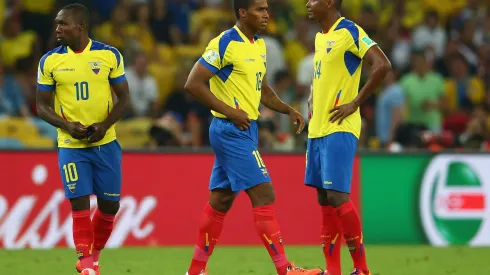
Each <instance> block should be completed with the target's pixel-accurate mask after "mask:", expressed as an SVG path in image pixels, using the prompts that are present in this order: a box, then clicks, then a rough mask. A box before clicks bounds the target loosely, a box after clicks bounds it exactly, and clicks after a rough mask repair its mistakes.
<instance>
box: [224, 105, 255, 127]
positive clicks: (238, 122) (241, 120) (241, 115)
mask: <svg viewBox="0 0 490 275" xmlns="http://www.w3.org/2000/svg"><path fill="white" fill-rule="evenodd" d="M227 117H228V118H229V119H230V120H231V122H233V124H235V126H236V127H237V128H238V129H240V130H242V131H244V130H247V129H248V128H250V118H248V114H247V113H245V111H243V110H241V109H239V110H236V109H235V110H234V112H232V113H231V114H229V115H227Z"/></svg>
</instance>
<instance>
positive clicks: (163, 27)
mask: <svg viewBox="0 0 490 275" xmlns="http://www.w3.org/2000/svg"><path fill="white" fill-rule="evenodd" d="M150 24H151V29H152V31H153V35H154V36H155V39H156V41H157V42H158V43H162V44H167V45H174V44H177V45H178V44H180V43H182V33H181V31H180V29H179V27H178V26H177V24H176V19H175V16H174V14H172V13H171V12H170V11H169V10H168V8H167V3H165V0H153V1H152V15H151V21H150Z"/></svg>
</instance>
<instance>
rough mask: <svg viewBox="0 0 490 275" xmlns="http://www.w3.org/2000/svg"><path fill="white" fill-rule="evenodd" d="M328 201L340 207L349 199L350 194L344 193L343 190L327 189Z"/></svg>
mask: <svg viewBox="0 0 490 275" xmlns="http://www.w3.org/2000/svg"><path fill="white" fill-rule="evenodd" d="M327 201H328V204H330V205H332V206H333V207H339V206H341V205H342V204H344V203H346V202H348V201H349V194H347V193H342V192H339V191H335V190H328V191H327Z"/></svg>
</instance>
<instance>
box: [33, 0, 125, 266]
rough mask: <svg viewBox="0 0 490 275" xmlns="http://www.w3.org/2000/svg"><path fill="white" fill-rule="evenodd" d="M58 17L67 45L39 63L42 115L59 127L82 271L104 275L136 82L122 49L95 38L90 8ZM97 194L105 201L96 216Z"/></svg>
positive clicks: (59, 31) (72, 8)
mask: <svg viewBox="0 0 490 275" xmlns="http://www.w3.org/2000/svg"><path fill="white" fill-rule="evenodd" d="M55 21H56V37H57V39H58V42H60V44H61V45H62V46H60V47H58V48H55V49H53V50H51V51H49V52H48V53H46V54H45V55H44V56H43V57H42V58H41V60H40V62H39V70H38V85H37V91H36V97H37V112H38V115H39V117H40V118H42V119H44V120H45V121H47V122H49V123H50V124H52V125H54V126H56V127H57V128H58V164H59V167H60V172H61V179H62V181H63V187H64V189H65V195H66V197H67V198H68V199H69V200H70V203H71V209H72V216H73V240H74V242H75V248H76V252H77V255H78V258H79V261H78V263H77V269H78V270H79V272H81V274H83V275H93V274H100V273H99V264H98V261H99V255H100V251H101V250H102V249H103V248H104V246H105V244H106V242H107V240H108V239H109V237H110V235H111V232H112V228H113V222H114V217H115V215H116V213H117V211H118V210H119V199H120V196H121V157H122V152H121V147H120V146H119V143H118V142H117V140H116V131H115V129H114V124H115V123H116V121H117V120H118V119H120V118H121V117H122V115H123V114H124V110H125V107H126V106H127V104H128V103H129V89H128V83H127V81H126V76H125V73H124V62H123V57H122V55H121V54H120V53H119V51H118V50H116V49H115V48H113V47H110V46H108V45H104V44H102V43H100V42H97V41H94V40H91V39H90V38H89V36H88V28H89V24H90V15H89V13H88V11H87V9H86V8H85V7H84V6H83V5H80V4H72V5H68V6H66V7H64V8H63V9H62V10H61V11H60V12H59V13H58V15H57V16H56V19H55ZM111 87H112V88H113V90H114V92H115V94H116V95H117V101H116V103H115V104H114V101H113V98H112V92H111ZM91 194H95V195H96V196H97V205H98V209H97V211H96V213H95V215H94V216H93V219H92V220H91V219H90V199H89V195H91Z"/></svg>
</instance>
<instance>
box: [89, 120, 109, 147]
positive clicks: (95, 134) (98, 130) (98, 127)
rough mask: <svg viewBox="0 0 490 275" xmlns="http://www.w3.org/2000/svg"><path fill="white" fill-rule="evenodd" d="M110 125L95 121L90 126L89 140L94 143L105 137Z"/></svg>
mask: <svg viewBox="0 0 490 275" xmlns="http://www.w3.org/2000/svg"><path fill="white" fill-rule="evenodd" d="M107 129H108V127H107V126H105V125H104V123H94V124H92V125H90V126H89V127H88V142H89V143H94V142H97V141H100V140H102V139H103V138H104V137H105V133H106V132H107Z"/></svg>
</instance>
